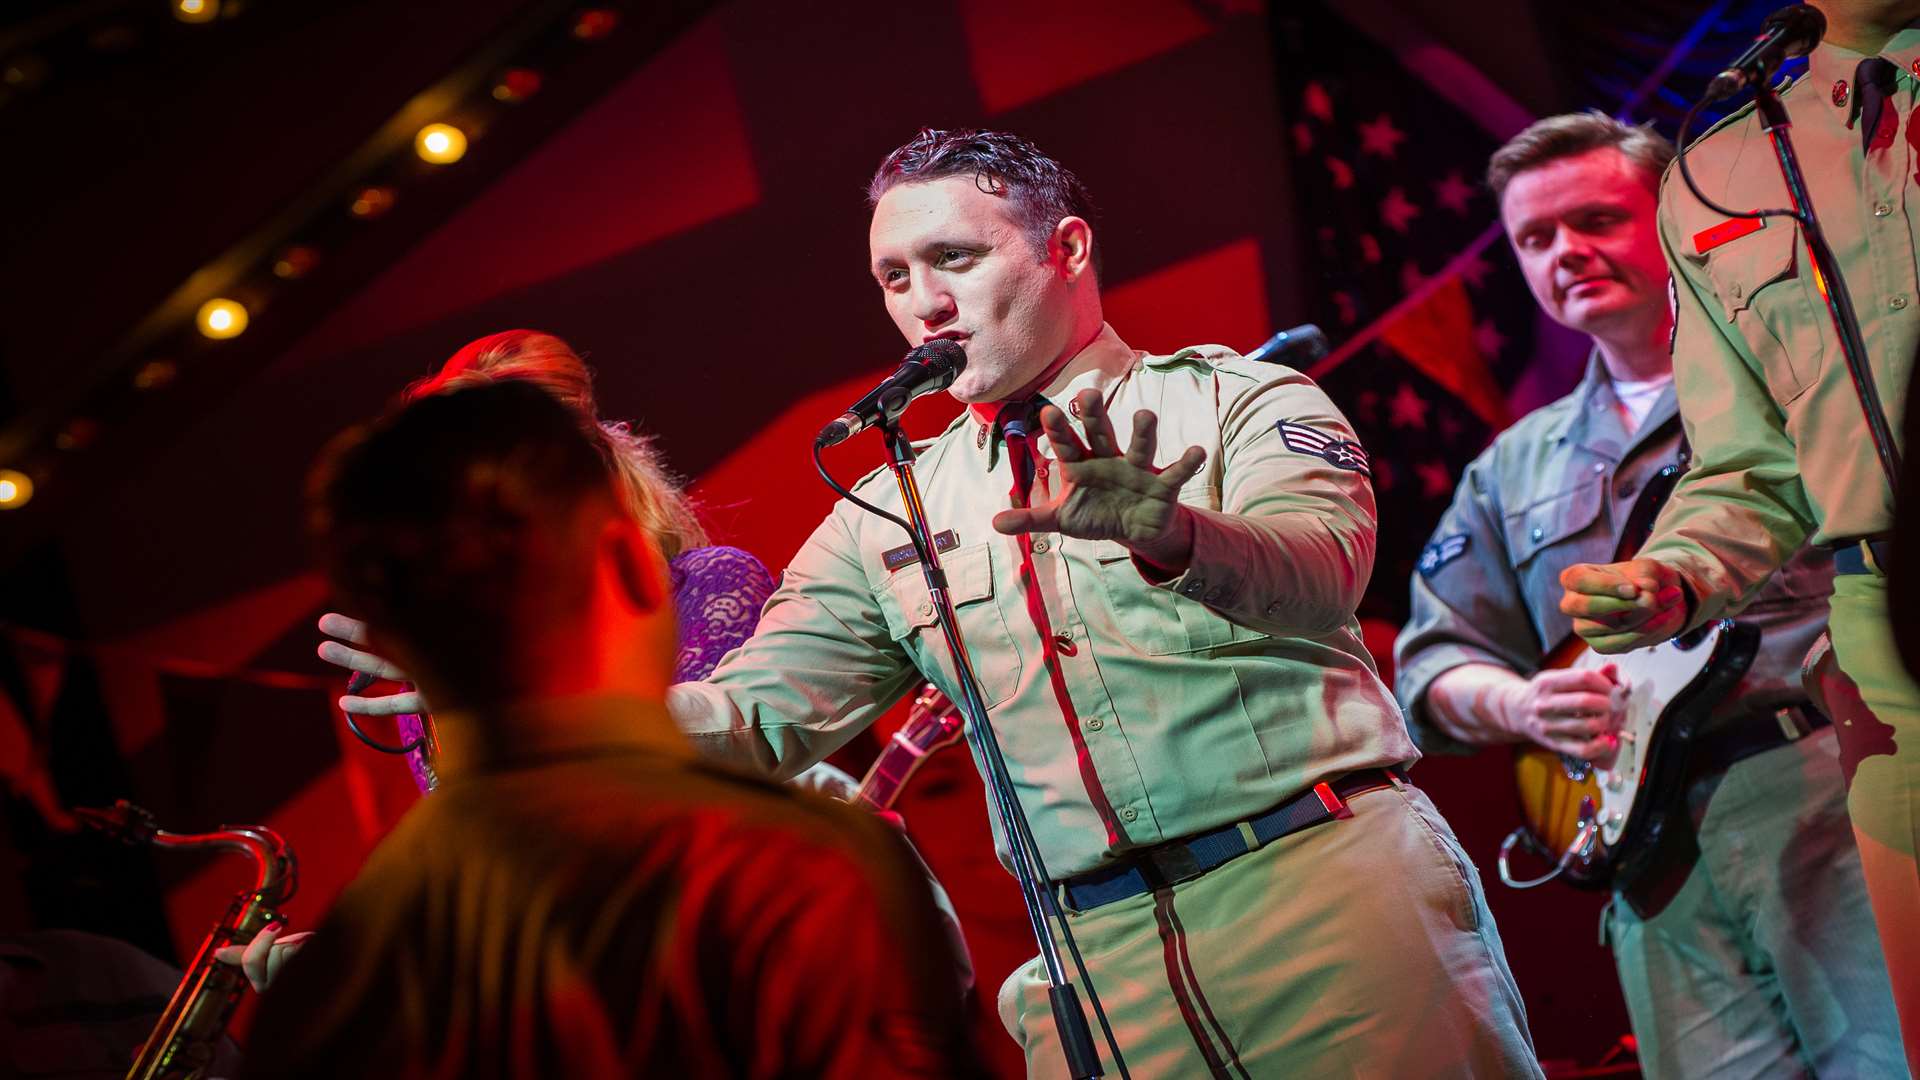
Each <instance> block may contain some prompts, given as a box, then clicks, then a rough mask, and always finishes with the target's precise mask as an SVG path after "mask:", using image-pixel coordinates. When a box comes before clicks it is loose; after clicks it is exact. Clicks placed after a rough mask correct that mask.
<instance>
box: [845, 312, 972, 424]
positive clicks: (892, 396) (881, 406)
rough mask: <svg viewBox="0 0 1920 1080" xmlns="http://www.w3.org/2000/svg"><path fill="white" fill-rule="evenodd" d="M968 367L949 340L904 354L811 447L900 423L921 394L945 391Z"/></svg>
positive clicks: (963, 351) (963, 355)
mask: <svg viewBox="0 0 1920 1080" xmlns="http://www.w3.org/2000/svg"><path fill="white" fill-rule="evenodd" d="M966 366H967V350H966V349H964V348H961V346H960V343H959V342H957V341H954V340H952V339H951V338H935V339H933V340H932V341H929V342H927V343H926V344H925V345H922V346H920V347H919V348H917V349H915V350H913V351H912V352H910V353H908V354H907V358H906V360H904V361H902V362H901V364H900V369H899V370H898V371H895V372H894V373H893V374H891V375H889V376H887V377H886V379H885V380H884V381H882V382H881V383H880V385H879V386H876V387H874V388H873V392H872V393H870V394H868V395H867V396H866V397H863V398H861V399H860V400H859V401H856V402H854V403H853V406H852V407H851V408H849V409H848V410H847V411H846V412H845V413H842V414H841V416H840V419H838V420H835V421H834V422H833V423H831V424H828V425H827V426H826V427H823V428H821V429H820V434H819V435H817V436H815V437H814V440H813V445H814V446H815V447H817V448H820V449H825V448H826V447H829V446H838V445H840V444H841V443H843V442H846V441H847V440H848V439H851V438H853V437H854V436H855V435H858V434H859V433H861V432H862V431H865V430H866V429H868V428H870V427H873V426H874V425H876V424H890V423H892V422H893V421H895V420H898V419H900V414H901V413H903V412H906V411H907V406H908V405H911V404H913V400H914V399H915V398H917V397H920V396H921V395H923V394H931V393H933V392H934V391H935V390H945V389H946V388H947V387H949V386H952V385H953V380H954V379H955V378H956V377H957V376H958V375H959V374H960V372H961V370H962V369H963V368H965V367H966Z"/></svg>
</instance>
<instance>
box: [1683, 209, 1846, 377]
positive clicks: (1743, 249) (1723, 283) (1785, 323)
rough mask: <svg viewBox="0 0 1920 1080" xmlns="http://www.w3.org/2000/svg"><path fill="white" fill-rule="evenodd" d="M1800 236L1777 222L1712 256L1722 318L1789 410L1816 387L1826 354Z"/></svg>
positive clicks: (1710, 263) (1710, 264)
mask: <svg viewBox="0 0 1920 1080" xmlns="http://www.w3.org/2000/svg"><path fill="white" fill-rule="evenodd" d="M1803 251H1804V249H1803V247H1802V245H1801V242H1800V230H1799V229H1797V228H1794V227H1792V226H1790V225H1789V226H1783V225H1781V224H1780V223H1779V221H1778V219H1773V221H1772V222H1771V223H1770V224H1769V225H1768V226H1767V227H1766V228H1764V229H1761V230H1760V231H1759V232H1756V233H1752V234H1749V235H1747V236H1743V237H1741V238H1740V239H1738V240H1732V241H1729V242H1727V243H1726V244H1725V245H1724V246H1722V247H1719V248H1716V249H1714V251H1713V252H1712V253H1711V254H1709V255H1708V256H1707V261H1706V271H1707V278H1708V280H1710V281H1712V282H1713V291H1714V293H1715V294H1716V295H1717V296H1718V298H1719V300H1720V307H1721V315H1722V317H1723V318H1724V319H1725V320H1726V322H1727V323H1728V324H1729V326H1730V327H1731V329H1732V330H1733V332H1734V333H1736V334H1738V335H1739V336H1740V338H1741V339H1742V340H1744V341H1745V342H1746V343H1747V348H1748V349H1750V350H1751V351H1752V352H1753V355H1754V358H1755V359H1757V360H1759V361H1760V368H1761V370H1762V371H1763V372H1764V373H1765V375H1766V379H1767V387H1768V389H1769V390H1770V391H1771V392H1772V394H1773V399H1774V400H1775V401H1776V402H1778V403H1779V404H1781V405H1786V404H1787V403H1788V402H1791V401H1793V400H1794V399H1795V398H1797V397H1799V396H1800V395H1801V394H1802V393H1804V392H1805V391H1806V389H1807V387H1809V386H1811V385H1813V381H1814V379H1815V377H1817V376H1818V375H1819V374H1820V364H1821V361H1822V359H1823V357H1824V354H1825V351H1826V335H1825V333H1824V332H1823V331H1822V325H1823V324H1822V322H1821V320H1822V319H1824V318H1826V316H1825V314H1824V313H1823V312H1821V311H1820V310H1819V304H1818V302H1817V301H1816V299H1815V297H1814V290H1813V287H1812V281H1811V280H1810V279H1809V276H1808V275H1804V274H1802V273H1801V267H1802V266H1803V265H1810V264H1807V263H1805V262H1804V254H1803Z"/></svg>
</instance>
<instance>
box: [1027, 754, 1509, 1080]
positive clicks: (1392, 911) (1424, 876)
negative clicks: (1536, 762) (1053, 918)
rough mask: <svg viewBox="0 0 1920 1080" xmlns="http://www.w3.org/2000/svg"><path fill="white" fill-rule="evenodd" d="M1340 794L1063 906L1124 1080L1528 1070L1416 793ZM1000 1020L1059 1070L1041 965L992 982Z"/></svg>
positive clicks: (1482, 926)
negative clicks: (1284, 822)
mask: <svg viewBox="0 0 1920 1080" xmlns="http://www.w3.org/2000/svg"><path fill="white" fill-rule="evenodd" d="M1349 805H1350V807H1351V809H1352V810H1353V816H1352V817H1350V818H1344V819H1340V820H1335V821H1329V822H1325V823H1322V824H1320V825H1316V826H1313V827H1311V828H1308V829H1305V830H1302V831H1301V832H1297V833H1294V834H1292V835H1291V836H1286V837H1282V838H1281V839H1279V840H1276V841H1274V842H1273V843H1271V844H1268V845H1267V846H1265V847H1263V848H1261V849H1260V850H1258V851H1253V852H1249V853H1248V854H1246V855H1242V856H1240V857H1239V858H1237V859H1234V860H1233V861H1231V862H1228V863H1226V864H1224V865H1222V866H1219V867H1216V868H1214V869H1213V870H1211V871H1209V872H1208V873H1206V874H1203V875H1201V876H1200V877H1198V878H1195V879H1193V880H1191V881H1187V882H1183V883H1182V884H1179V885H1176V886H1173V887H1171V888H1169V889H1163V890H1160V891H1159V892H1158V893H1157V894H1151V895H1143V896H1136V897H1131V898H1129V899H1126V900H1121V901H1117V902H1115V903H1112V904H1108V905H1105V906H1103V907H1099V908H1096V909H1093V910H1091V911H1086V912H1081V913H1078V914H1070V915H1069V922H1070V924H1071V925H1072V927H1073V932H1074V934H1075V936H1076V937H1077V938H1078V940H1079V943H1080V949H1081V951H1082V953H1083V954H1084V955H1085V957H1086V960H1087V966H1088V969H1089V970H1090V971H1091V973H1092V975H1093V979H1094V982H1095V984H1096V986H1097V987H1098V989H1099V991H1100V997H1101V1000H1102V1001H1103V1003H1104V1004H1105V1006H1106V1010H1107V1015H1108V1017H1109V1018H1110V1019H1111V1021H1112V1023H1113V1027H1114V1032H1115V1034H1116V1036H1117V1037H1118V1039H1119V1042H1120V1048H1121V1052H1122V1053H1123V1054H1125V1055H1126V1059H1127V1066H1128V1069H1129V1071H1130V1072H1131V1073H1132V1075H1133V1076H1135V1077H1137V1078H1139V1080H1148V1078H1150V1077H1206V1076H1217V1077H1243V1078H1245V1077H1251V1078H1266V1077H1290V1078H1298V1080H1313V1078H1317V1077H1330V1078H1331V1077H1340V1078H1346V1077H1353V1078H1360V1077H1364V1078H1367V1080H1379V1078H1383V1077H1394V1078H1396V1080H1418V1078H1423V1077H1462V1078H1464V1077H1503V1076H1524V1077H1538V1076H1540V1075H1541V1072H1540V1067H1539V1065H1538V1063H1537V1061H1536V1059H1535V1057H1534V1052H1533V1044H1532V1039H1531V1037H1530V1036H1529V1034H1528V1032H1527V1019H1526V1010H1525V1007H1524V1006H1523V1005H1522V1003H1521V1000H1520V993H1519V990H1518V988H1517V987H1515V985H1514V981H1513V974H1512V972H1511V971H1509V970H1508V968H1507V960H1506V955H1505V953H1504V952H1503V951H1502V948H1501V944H1500V933H1499V931H1498V930H1497V929H1496V928H1495V927H1494V923H1493V915H1492V913H1491V912H1489V911H1488V910H1487V905H1486V898H1485V896H1484V894H1483V893H1482V891H1481V887H1480V876H1479V874H1478V873H1477V872H1476V871H1475V870H1474V868H1473V864H1472V863H1471V862H1469V861H1468V859H1467V857H1466V855H1465V854H1464V853H1463V852H1462V851H1461V849H1460V845H1459V842H1458V841H1457V840H1455V839H1454V836H1453V832H1452V830H1451V829H1449V828H1448V827H1447V824H1446V822H1445V821H1444V820H1443V819H1442V818H1441V817H1440V814H1439V812H1438V811H1436V810H1435V809H1434V808H1433V804H1432V803H1431V802H1429V801H1428V800H1427V797H1426V796H1425V795H1423V794H1422V793H1421V792H1420V791H1419V790H1418V789H1417V788H1413V787H1411V786H1407V787H1404V788H1382V789H1380V790H1378V791H1371V792H1367V793H1365V794H1362V795H1358V796H1356V797H1354V799H1353V800H1352V801H1351V803H1350V804H1349ZM1062 955H1063V959H1066V958H1065V954H1064V951H1063V954H1062ZM1066 962H1067V963H1068V964H1069V968H1068V970H1069V973H1070V974H1071V972H1072V968H1071V960H1070V959H1066ZM1085 996H1086V995H1085V991H1084V989H1083V990H1082V992H1081V998H1082V1003H1083V1005H1084V1004H1085ZM1000 1017H1001V1020H1002V1022H1003V1023H1005V1024H1006V1026H1007V1030H1008V1031H1009V1032H1010V1033H1011V1034H1012V1035H1013V1037H1014V1038H1015V1039H1016V1040H1018V1041H1019V1042H1020V1043H1021V1045H1022V1046H1023V1047H1024V1048H1025V1051H1026V1055H1027V1074H1028V1075H1029V1076H1031V1077H1058V1076H1065V1075H1066V1059H1065V1057H1064V1056H1063V1055H1062V1053H1061V1050H1060V1045H1059V1041H1058V1039H1057V1037H1056V1035H1055V1033H1054V1027H1053V1017H1052V1011H1051V1009H1050V1007H1049V1005H1048V1003H1047V993H1046V975H1045V971H1044V969H1043V968H1042V967H1041V966H1040V962H1039V960H1038V958H1036V959H1034V960H1032V961H1030V962H1028V963H1027V964H1025V965H1024V966H1022V967H1020V968H1018V969H1016V970H1015V971H1014V973H1013V974H1012V975H1011V976H1010V977H1009V978H1008V979H1007V981H1006V983H1005V984H1004V985H1002V986H1001V988H1000ZM1089 1024H1090V1025H1091V1026H1092V1028H1093V1036H1094V1042H1095V1043H1096V1044H1097V1045H1099V1046H1100V1051H1101V1059H1102V1061H1103V1062H1105V1063H1106V1067H1107V1075H1109V1076H1113V1075H1117V1073H1115V1072H1114V1071H1113V1069H1112V1064H1111V1062H1110V1061H1108V1058H1107V1052H1106V1047H1105V1045H1104V1043H1103V1041H1102V1039H1101V1036H1100V1030H1099V1026H1098V1024H1097V1023H1094V1022H1093V1021H1092V1019H1091V1012H1089Z"/></svg>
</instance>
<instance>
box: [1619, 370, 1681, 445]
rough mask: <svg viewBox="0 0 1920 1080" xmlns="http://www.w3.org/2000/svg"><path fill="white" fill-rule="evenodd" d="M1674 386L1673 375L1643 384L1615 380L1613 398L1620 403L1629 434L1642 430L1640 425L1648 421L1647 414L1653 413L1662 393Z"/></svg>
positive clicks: (1621, 416) (1622, 416)
mask: <svg viewBox="0 0 1920 1080" xmlns="http://www.w3.org/2000/svg"><path fill="white" fill-rule="evenodd" d="M1672 385H1673V376H1672V375H1671V374H1667V375H1662V376H1660V377H1659V378H1657V379H1646V380H1643V381H1641V382H1626V381H1624V380H1621V379H1615V380H1613V396H1614V397H1615V398H1616V399H1618V400H1619V402H1620V419H1622V420H1624V421H1626V424H1627V431H1628V432H1629V433H1631V432H1636V431H1639V430H1640V425H1641V424H1644V423H1646V421H1647V414H1648V413H1650V412H1652V411H1653V406H1654V403H1655V402H1657V401H1659V400H1660V394H1661V392H1662V391H1664V390H1665V389H1666V388H1667V387H1669V386H1672Z"/></svg>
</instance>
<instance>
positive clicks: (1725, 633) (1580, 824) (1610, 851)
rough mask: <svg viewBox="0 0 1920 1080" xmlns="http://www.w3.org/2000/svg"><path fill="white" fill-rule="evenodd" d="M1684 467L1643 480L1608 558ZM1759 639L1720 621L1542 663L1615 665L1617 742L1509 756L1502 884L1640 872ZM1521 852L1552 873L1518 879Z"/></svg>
mask: <svg viewBox="0 0 1920 1080" xmlns="http://www.w3.org/2000/svg"><path fill="white" fill-rule="evenodd" d="M1681 472H1682V468H1681V466H1679V465H1668V466H1667V467H1666V468H1664V469H1662V470H1661V471H1660V472H1659V473H1658V474H1656V475H1655V477H1654V478H1653V480H1652V481H1650V482H1649V483H1648V484H1647V487H1646V489H1645V490H1644V491H1643V492H1642V493H1641V496H1640V499H1639V501H1637V502H1636V503H1635V504H1634V508H1633V511H1632V513H1631V514H1629V515H1628V518H1627V524H1626V528H1624V529H1623V530H1621V534H1620V536H1621V539H1620V543H1619V546H1618V547H1617V548H1616V550H1615V553H1614V559H1615V561H1616V562H1619V561H1625V560H1627V559H1631V558H1633V556H1634V554H1635V553H1636V552H1637V551H1638V550H1639V548H1640V545H1641V544H1642V543H1643V542H1644V541H1645V539H1646V538H1647V536H1648V535H1650V534H1651V533H1652V529H1653V521H1654V518H1655V517H1657V516H1658V515H1659V512H1660V507H1661V505H1662V504H1663V503H1664V502H1665V501H1666V497H1667V495H1668V494H1670V493H1671V492H1672V491H1673V486H1674V484H1675V483H1677V482H1678V481H1679V479H1680V474H1681ZM1759 642H1760V634H1759V631H1758V630H1757V629H1755V628H1754V627H1752V626H1748V625H1746V624H1743V623H1735V622H1732V621H1730V620H1725V619H1723V620H1720V621H1718V622H1714V623H1709V624H1707V625H1705V626H1703V627H1701V628H1700V629H1698V630H1695V631H1693V632H1692V633H1689V634H1683V635H1681V636H1680V637H1677V638H1673V639H1671V640H1669V641H1663V642H1661V643H1660V644H1658V645H1652V646H1649V647H1647V648H1644V649H1635V650H1634V651H1632V652H1628V653H1621V654H1619V655H1615V656H1605V655H1602V654H1600V653H1597V652H1595V651H1593V650H1592V649H1590V648H1588V647H1587V645H1586V643H1585V642H1584V641H1582V640H1581V639H1580V638H1579V637H1577V636H1574V635H1568V637H1567V638H1566V640H1564V641H1562V642H1561V643H1560V644H1559V646H1558V647H1556V648H1555V649H1554V650H1553V651H1552V652H1551V653H1549V654H1548V655H1547V657H1546V659H1545V660H1544V661H1542V663H1541V665H1540V668H1541V670H1543V671H1545V670H1552V669H1580V668H1594V669H1597V668H1601V667H1605V666H1607V665H1608V664H1612V665H1614V666H1615V668H1616V669H1617V678H1618V679H1619V680H1620V682H1621V683H1623V684H1624V685H1625V686H1626V687H1627V703H1626V718H1625V722H1624V724H1623V726H1622V728H1621V730H1620V733H1619V734H1620V737H1619V746H1618V749H1617V750H1616V751H1615V752H1614V754H1613V756H1612V757H1611V758H1610V759H1607V760H1601V761H1583V760H1580V759H1578V758H1574V757H1571V756H1569V755H1566V754H1562V753H1559V752H1557V751H1554V750H1549V749H1547V748H1545V747H1542V746H1537V745H1533V744H1527V745H1524V746H1520V747H1518V748H1516V749H1515V751H1514V759H1513V775H1514V786H1515V788H1516V789H1517V791H1518V793H1519V796H1520V816H1521V821H1522V822H1523V824H1522V825H1521V826H1520V827H1519V828H1517V829H1515V830H1514V831H1513V832H1512V833H1511V834H1510V835H1509V836H1508V837H1507V839H1506V841H1505V842H1504V843H1503V844H1501V846H1500V879H1501V880H1502V881H1504V882H1506V883H1507V884H1508V885H1511V886H1514V887H1515V888H1531V887H1533V886H1535V885H1539V884H1542V883H1544V882H1547V881H1551V880H1553V879H1555V878H1559V879H1561V880H1563V881H1566V882H1568V883H1569V884H1572V885H1577V886H1580V887H1583V888H1594V889H1599V888H1606V887H1609V886H1611V885H1614V884H1617V883H1621V882H1624V881H1627V880H1631V879H1632V878H1633V877H1635V876H1637V875H1638V873H1639V872H1640V871H1641V870H1642V869H1644V867H1645V864H1646V861H1647V860H1648V859H1649V858H1651V856H1652V854H1653V852H1654V851H1655V850H1656V848H1657V846H1658V841H1659V839H1660V836H1661V834H1662V833H1663V832H1664V831H1665V830H1666V829H1667V828H1668V827H1669V823H1670V822H1671V820H1672V818H1673V815H1674V814H1676V813H1682V812H1684V807H1683V806H1682V804H1681V800H1680V799H1679V795H1680V794H1681V788H1682V787H1683V786H1684V782H1685V778H1686V774H1687V766H1688V763H1689V761H1690V756H1691V753H1692V750H1693V746H1694V743H1695V741H1696V738H1697V736H1698V735H1699V733H1700V731H1701V729H1702V727H1703V726H1704V725H1705V724H1706V722H1707V720H1708V717H1709V716H1710V715H1711V714H1712V712H1713V709H1714V707H1715V706H1717V705H1718V704H1719V703H1720V701H1721V700H1722V699H1724V698H1725V697H1726V695H1727V694H1728V693H1729V692H1730V691H1732V689H1733V688H1734V687H1735V686H1736V685H1737V684H1738V683H1739V682H1740V679H1741V677H1742V676H1744V675H1745V674H1746V672H1747V669H1748V668H1750V667H1751V666H1753V658H1754V655H1755V653H1756V652H1757V651H1758V648H1759ZM1517 848H1524V849H1525V850H1527V851H1528V852H1530V853H1531V854H1533V855H1534V856H1536V857H1539V858H1541V859H1544V860H1546V861H1547V862H1549V863H1551V868H1550V869H1549V870H1548V871H1547V872H1546V873H1544V874H1542V875H1539V876H1536V877H1532V878H1520V877H1517V876H1515V874H1514V873H1513V871H1512V868H1511V860H1512V854H1513V852H1514V851H1515V849H1517Z"/></svg>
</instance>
